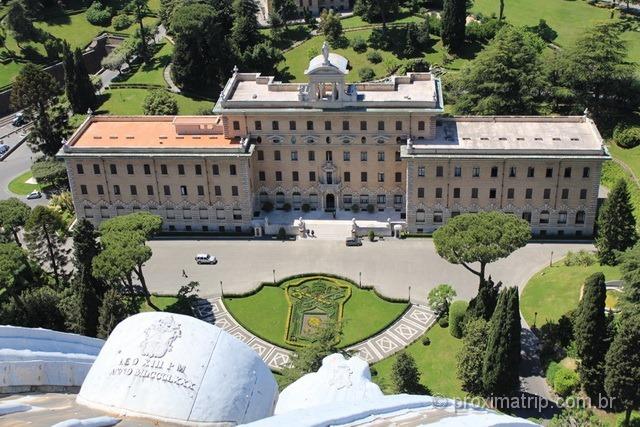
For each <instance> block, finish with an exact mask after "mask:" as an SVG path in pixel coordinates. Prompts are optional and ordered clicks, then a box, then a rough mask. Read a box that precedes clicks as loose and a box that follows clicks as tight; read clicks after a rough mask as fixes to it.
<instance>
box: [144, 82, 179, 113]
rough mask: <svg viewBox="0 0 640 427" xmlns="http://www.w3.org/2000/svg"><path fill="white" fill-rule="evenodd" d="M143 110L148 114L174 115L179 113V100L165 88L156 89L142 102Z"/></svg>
mask: <svg viewBox="0 0 640 427" xmlns="http://www.w3.org/2000/svg"><path fill="white" fill-rule="evenodd" d="M142 110H143V111H144V114H145V115H147V116H172V115H175V114H178V101H176V99H175V98H174V97H173V96H171V95H170V94H169V92H167V91H166V90H164V89H155V90H152V91H151V92H149V95H147V97H146V98H145V99H144V102H143V103H142Z"/></svg>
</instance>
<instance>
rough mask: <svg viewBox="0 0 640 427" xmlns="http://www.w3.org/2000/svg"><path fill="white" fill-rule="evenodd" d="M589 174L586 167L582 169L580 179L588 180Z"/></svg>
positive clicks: (589, 170) (589, 171)
mask: <svg viewBox="0 0 640 427" xmlns="http://www.w3.org/2000/svg"><path fill="white" fill-rule="evenodd" d="M590 174H591V169H589V168H588V167H584V168H582V177H583V178H589V175H590Z"/></svg>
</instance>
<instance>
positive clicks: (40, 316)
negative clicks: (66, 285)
mask: <svg viewBox="0 0 640 427" xmlns="http://www.w3.org/2000/svg"><path fill="white" fill-rule="evenodd" d="M21 299H22V301H23V302H24V310H23V311H22V312H21V315H20V317H19V318H18V320H17V323H16V324H18V325H21V326H26V327H29V328H47V329H53V330H56V331H66V328H65V324H64V315H63V314H62V312H61V311H60V308H59V304H60V294H59V292H57V291H56V290H54V289H52V288H50V287H49V286H40V287H36V288H32V289H26V290H25V291H23V292H22V294H21Z"/></svg>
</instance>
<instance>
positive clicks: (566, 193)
mask: <svg viewBox="0 0 640 427" xmlns="http://www.w3.org/2000/svg"><path fill="white" fill-rule="evenodd" d="M560 197H561V198H562V199H563V200H566V199H568V198H569V189H568V188H563V189H562V195H561V196H560Z"/></svg>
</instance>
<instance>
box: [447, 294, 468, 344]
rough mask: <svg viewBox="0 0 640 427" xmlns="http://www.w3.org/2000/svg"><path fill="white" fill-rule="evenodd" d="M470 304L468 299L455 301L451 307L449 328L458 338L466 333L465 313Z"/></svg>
mask: <svg viewBox="0 0 640 427" xmlns="http://www.w3.org/2000/svg"><path fill="white" fill-rule="evenodd" d="M468 305H469V303H467V302H466V301H454V302H453V303H452V304H451V307H449V330H450V331H451V335H453V336H454V337H456V338H462V335H463V334H464V315H465V312H466V311H467V306H468Z"/></svg>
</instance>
